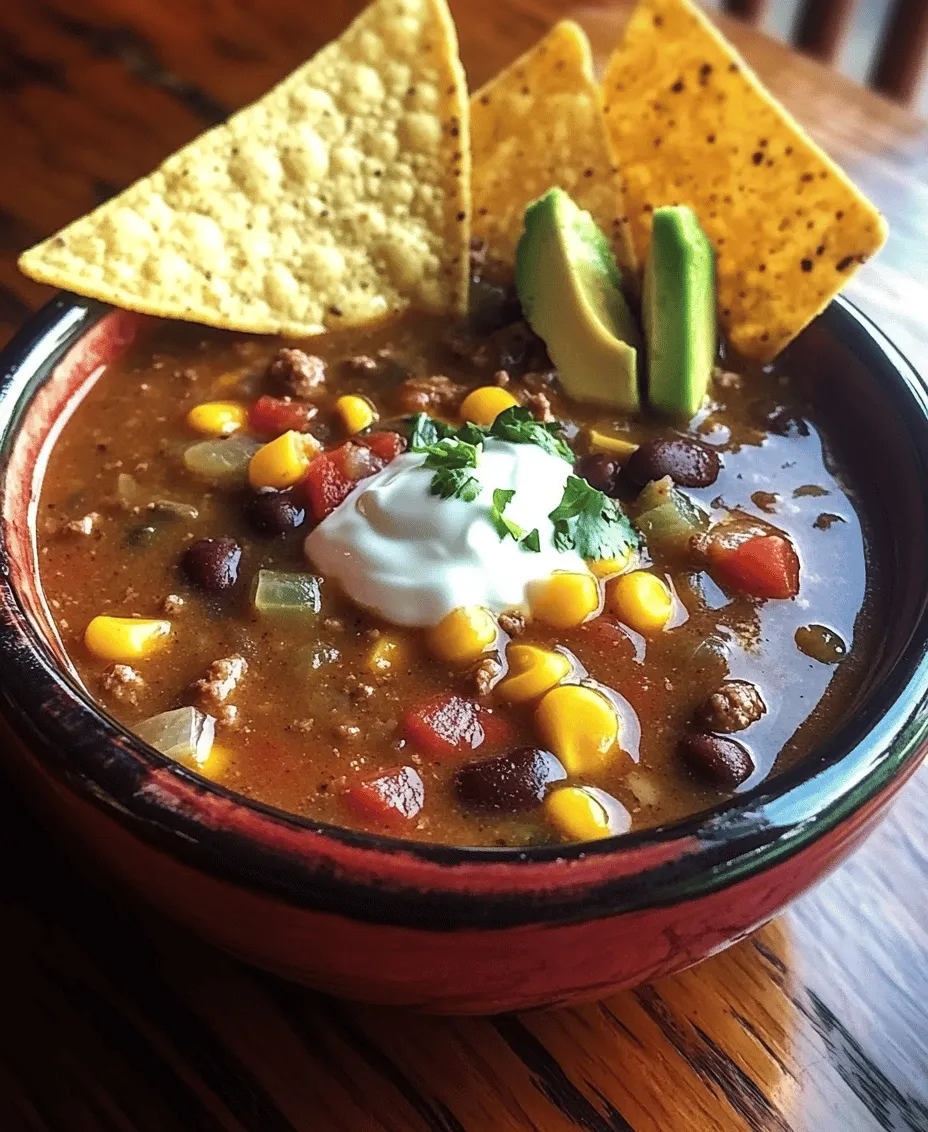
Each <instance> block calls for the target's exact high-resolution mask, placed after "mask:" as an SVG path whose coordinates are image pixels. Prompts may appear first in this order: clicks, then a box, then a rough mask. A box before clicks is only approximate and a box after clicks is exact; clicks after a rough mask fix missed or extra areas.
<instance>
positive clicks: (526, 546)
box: [519, 527, 541, 554]
mask: <svg viewBox="0 0 928 1132" xmlns="http://www.w3.org/2000/svg"><path fill="white" fill-rule="evenodd" d="M519 546H521V547H522V549H523V550H531V551H533V552H534V553H535V554H541V535H539V533H538V528H537V527H533V528H532V530H530V531H529V532H528V534H527V535H526V536H525V538H524V539H523V540H522V541H521V542H520V543H519Z"/></svg>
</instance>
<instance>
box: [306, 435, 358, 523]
mask: <svg viewBox="0 0 928 1132" xmlns="http://www.w3.org/2000/svg"><path fill="white" fill-rule="evenodd" d="M354 484H355V481H354V480H353V479H351V478H350V477H349V476H347V475H346V474H345V458H344V452H343V450H342V449H341V448H336V449H335V451H334V452H324V453H323V454H322V455H321V456H317V457H316V459H315V460H313V462H312V463H311V464H310V465H309V471H308V472H307V473H306V494H307V497H308V498H309V504H310V506H311V507H312V511H313V515H314V516H315V517H316V520H317V521H318V520H320V519H324V518H325V517H326V515H328V514H330V513H331V512H332V511H334V510H335V508H336V507H337V506H338V505H339V503H341V502H342V500H344V499H345V498H346V497H347V496H348V495H349V494H350V493H351V489H352V488H353V487H354Z"/></svg>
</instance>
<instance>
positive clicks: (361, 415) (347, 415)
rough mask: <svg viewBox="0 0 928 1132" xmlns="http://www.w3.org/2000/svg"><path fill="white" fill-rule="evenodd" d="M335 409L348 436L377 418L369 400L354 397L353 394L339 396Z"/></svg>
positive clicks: (367, 426) (360, 430)
mask: <svg viewBox="0 0 928 1132" xmlns="http://www.w3.org/2000/svg"><path fill="white" fill-rule="evenodd" d="M335 411H336V413H338V415H339V416H340V417H341V420H342V424H343V425H344V426H345V432H347V433H348V435H349V436H354V435H355V433H357V432H363V430H364V429H366V428H370V426H371V425H372V424H373V423H374V421H375V420H377V413H376V411H375V410H374V406H373V405H372V404H371V403H370V401H368V400H367V398H366V397H355V396H354V395H353V394H346V395H345V396H344V397H339V399H338V400H337V401H336V402H335Z"/></svg>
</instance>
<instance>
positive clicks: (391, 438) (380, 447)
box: [358, 432, 406, 464]
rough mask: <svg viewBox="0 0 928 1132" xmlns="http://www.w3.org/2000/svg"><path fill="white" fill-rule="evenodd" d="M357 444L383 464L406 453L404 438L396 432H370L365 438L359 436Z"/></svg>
mask: <svg viewBox="0 0 928 1132" xmlns="http://www.w3.org/2000/svg"><path fill="white" fill-rule="evenodd" d="M358 443H359V444H363V445H364V446H365V447H366V448H369V449H370V450H371V452H373V453H374V455H375V456H379V457H380V459H381V460H383V461H384V463H385V464H389V463H390V461H391V460H392V459H393V458H394V457H395V456H399V454H400V453H401V452H405V451H406V438H405V436H400V434H399V433H398V432H371V433H369V434H368V435H367V436H359V437H358Z"/></svg>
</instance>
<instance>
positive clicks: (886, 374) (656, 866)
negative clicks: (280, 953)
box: [0, 293, 928, 927]
mask: <svg viewBox="0 0 928 1132" xmlns="http://www.w3.org/2000/svg"><path fill="white" fill-rule="evenodd" d="M113 309H114V308H112V307H110V306H108V305H106V304H103V303H100V302H98V301H96V300H86V299H83V298H80V297H77V296H74V295H70V294H67V293H60V294H59V295H57V296H56V297H55V298H53V299H52V300H51V301H50V302H49V303H48V304H47V305H46V306H45V307H44V308H42V309H41V310H40V311H39V312H37V313H36V314H35V315H33V316H32V318H31V319H29V321H28V322H27V323H26V324H25V325H24V326H23V327H22V329H21V330H20V331H19V332H18V333H17V334H16V336H15V337H14V338H13V340H12V341H11V342H10V343H9V345H8V346H7V347H6V348H5V349H4V350H3V352H2V354H0V469H2V475H3V478H2V481H0V504H3V503H4V502H5V491H6V481H5V474H6V464H7V460H6V457H7V455H8V453H9V450H10V448H11V446H12V444H13V441H14V440H15V437H16V434H17V430H18V426H19V423H20V421H21V419H22V415H23V413H24V411H25V408H26V406H27V405H28V403H29V401H30V400H31V398H32V396H33V395H34V394H35V392H36V390H37V389H38V388H39V387H41V385H42V384H43V383H44V381H45V380H46V379H47V377H48V376H49V375H50V373H51V372H52V370H53V368H54V366H55V364H56V363H57V362H58V361H59V360H60V359H61V358H62V357H63V356H64V355H65V354H66V353H67V352H68V351H69V350H70V349H71V348H72V347H73V346H74V345H75V344H76V343H77V341H78V340H79V339H80V338H81V337H82V336H83V335H84V334H85V333H87V331H89V330H90V329H91V328H92V327H93V326H95V325H96V324H97V323H98V322H99V321H100V320H101V319H102V318H103V317H104V316H105V315H106V314H108V313H110V312H112V311H113ZM820 321H821V322H822V323H823V325H824V327H825V329H826V330H827V331H829V332H830V333H831V334H833V335H834V336H836V337H838V338H839V339H840V340H841V341H843V342H844V343H845V344H846V345H847V346H848V347H849V348H850V349H851V351H852V352H853V353H854V354H855V355H856V356H857V357H859V358H860V359H861V361H862V363H863V364H864V365H865V366H866V368H867V369H868V370H869V371H870V372H871V373H874V372H875V371H876V372H878V373H880V374H881V375H882V376H883V378H884V379H886V380H884V385H885V387H886V396H887V397H889V398H890V399H892V400H894V401H895V402H896V405H897V409H898V410H899V411H900V414H901V419H902V425H903V427H904V428H905V429H906V431H907V432H908V434H909V438H910V440H911V443H912V449H913V451H912V455H913V459H914V460H915V462H916V465H917V468H918V472H919V482H920V483H921V484H922V489H923V490H922V497H921V501H920V502H921V506H922V508H923V509H924V511H925V514H926V516H928V385H926V383H925V382H924V381H923V379H922V378H921V377H920V376H919V375H918V373H917V372H916V371H915V369H914V367H913V366H912V365H911V363H909V362H908V360H907V359H906V358H905V357H904V356H903V354H902V353H901V352H900V351H899V350H898V349H897V348H896V347H895V346H894V345H893V344H892V343H891V342H890V340H889V339H888V338H887V337H886V335H885V334H883V332H882V331H880V330H879V329H878V328H877V327H876V326H875V325H874V323H873V322H872V321H871V320H870V319H869V318H868V317H867V316H866V315H864V314H863V313H862V312H861V311H859V310H858V309H857V308H856V307H854V306H853V305H852V304H851V303H850V302H848V301H847V300H846V299H844V298H838V299H836V300H834V301H833V302H832V303H831V304H830V306H829V307H828V308H827V309H826V311H825V312H824V314H823V315H822V316H820ZM5 522H6V520H5V518H4V526H3V529H0V614H3V613H6V616H5V617H2V616H0V714H2V715H3V717H4V719H5V721H6V722H7V723H8V724H9V725H10V726H12V728H13V730H14V732H15V733H17V734H18V735H19V736H20V737H21V738H25V740H26V742H27V743H28V745H29V750H30V752H31V753H32V754H34V755H35V754H38V755H39V757H40V761H41V762H42V763H44V764H45V766H46V767H47V768H48V767H51V768H52V769H53V770H54V772H55V773H56V774H57V775H58V776H59V777H61V776H63V775H66V776H67V780H68V787H69V788H70V789H72V790H76V791H77V792H78V793H80V794H81V795H83V796H84V797H85V798H86V799H88V800H90V801H91V802H93V803H94V804H96V805H102V806H104V807H106V808H107V809H109V810H110V812H111V813H112V814H114V816H116V817H117V818H118V819H119V820H121V821H122V822H123V823H125V824H129V825H130V826H133V827H134V828H135V829H136V831H137V832H139V833H140V834H141V835H143V836H144V837H146V838H147V839H148V840H150V841H155V842H159V843H161V844H162V845H163V846H164V847H165V848H167V849H169V850H170V851H171V852H173V853H174V854H175V855H176V856H179V857H181V858H182V859H183V860H185V861H186V862H187V863H188V864H193V865H194V866H195V867H197V868H200V869H205V870H207V871H209V872H211V873H213V874H214V875H218V876H220V877H222V878H224V879H226V880H233V881H235V882H237V883H241V884H245V885H247V886H248V887H251V888H257V889H259V890H261V891H271V892H273V893H275V894H276V895H278V896H279V897H282V898H284V899H286V900H287V901H289V902H291V903H297V904H300V905H306V906H310V907H316V908H321V909H325V910H329V911H332V910H339V911H343V912H346V913H348V914H349V915H353V916H355V917H359V918H362V919H365V920H374V921H377V922H389V923H399V924H405V925H410V924H413V925H422V926H429V927H435V909H436V906H440V907H441V911H442V917H443V919H442V926H446V927H452V926H454V927H458V926H476V925H480V926H483V927H488V926H512V925H514V924H519V923H528V922H533V921H537V920H544V921H547V922H550V921H565V920H570V919H576V918H582V919H593V918H598V917H600V916H605V915H612V914H615V913H617V912H620V911H632V910H638V909H642V908H645V907H653V906H667V905H669V904H674V903H677V902H679V901H682V900H693V899H697V898H699V897H700V896H702V895H706V894H708V893H709V892H712V891H716V890H718V889H720V888H724V887H727V886H729V885H731V884H734V883H736V882H737V881H739V880H742V879H745V878H747V877H749V876H752V875H754V874H756V873H758V872H761V871H764V870H765V869H768V868H770V867H771V866H772V865H774V864H777V863H779V862H781V861H783V860H785V859H787V858H789V857H791V856H793V855H794V854H795V853H798V852H799V851H800V850H801V849H803V848H804V847H805V846H806V845H808V844H809V843H810V842H811V841H813V840H816V839H818V838H819V837H821V836H823V835H824V834H825V833H827V832H829V831H830V830H832V829H834V828H835V827H836V826H837V825H839V824H840V823H841V822H843V821H844V820H845V819H847V818H848V817H850V815H851V814H853V813H854V812H855V811H856V810H858V809H860V808H861V807H862V806H864V805H865V804H866V803H867V802H868V801H870V800H871V799H873V798H875V797H876V796H877V795H878V794H880V793H881V792H882V791H883V790H884V789H885V788H886V787H887V786H888V785H889V783H890V782H891V781H892V780H893V779H894V778H895V777H896V776H897V775H898V774H900V772H901V771H903V770H904V769H906V770H912V769H914V767H915V765H916V764H917V762H918V761H919V758H920V756H921V754H922V753H923V752H924V749H925V745H926V742H928V598H925V599H923V600H922V602H921V605H920V607H919V609H918V612H917V615H916V616H915V618H914V623H913V626H912V629H911V633H910V636H909V638H908V640H907V642H906V644H905V646H904V647H903V648H902V649H901V650H900V652H899V655H898V656H897V657H896V659H895V661H894V662H893V664H892V665H891V667H890V668H889V670H888V671H887V672H886V673H885V675H884V676H883V678H882V679H881V680H880V682H879V684H878V685H876V686H874V687H873V688H871V689H869V690H868V691H867V692H866V694H865V698H864V702H863V704H862V705H861V707H860V708H859V709H858V710H857V711H855V712H854V714H853V715H852V716H851V718H849V719H848V720H846V721H845V722H844V723H843V724H842V726H841V727H840V728H838V730H837V731H836V732H834V733H833V734H832V735H831V736H829V738H828V739H826V740H825V741H824V742H823V743H822V744H820V745H819V746H818V747H817V748H816V750H815V752H814V754H813V755H811V756H808V757H806V758H805V759H803V760H801V761H800V762H798V763H797V764H796V765H795V766H793V767H790V768H787V769H786V770H784V771H782V772H780V773H779V774H776V775H774V776H773V777H772V778H768V779H765V780H764V781H762V782H760V783H759V784H758V785H757V786H755V787H754V788H752V789H751V790H749V791H747V792H745V793H743V794H739V795H736V796H735V797H734V798H732V799H730V800H728V801H725V802H721V803H719V804H718V805H716V806H713V807H712V808H710V809H708V810H703V811H700V812H699V813H698V814H695V815H692V816H691V817H688V818H686V819H683V820H681V821H678V822H674V823H670V824H666V825H662V826H658V827H655V828H651V829H648V830H643V831H640V832H637V833H632V834H625V835H621V836H618V837H611V838H605V839H603V840H601V841H597V842H589V843H582V844H576V845H565V846H545V847H531V848H522V849H517V848H502V847H493V846H488V847H474V846H449V845H440V844H432V843H427V842H415V841H410V840H404V839H401V838H396V837H389V836H385V835H380V834H370V833H364V832H360V831H355V830H351V829H347V828H345V827H340V826H335V825H330V824H327V823H324V822H319V821H315V820H313V819H310V818H305V817H301V816H299V815H295V814H291V813H288V812H286V811H284V810H280V809H277V808H276V807H273V806H269V805H267V804H265V803H261V802H257V801H254V800H252V799H248V798H245V797H243V796H242V795H239V794H236V793H235V792H234V791H232V790H230V789H228V788H226V787H223V786H221V785H219V784H217V783H213V782H210V781H208V780H206V779H203V778H200V776H198V775H196V774H195V773H193V772H191V771H189V770H187V769H186V768H185V767H182V766H180V765H178V764H176V763H174V762H172V761H171V760H169V759H167V758H166V757H165V756H163V755H161V754H159V753H158V752H156V751H154V750H153V749H152V748H150V747H148V746H147V745H146V744H144V743H142V742H141V741H140V740H138V739H136V738H135V737H134V736H133V735H132V734H131V733H130V732H129V731H128V730H127V729H126V728H125V727H123V726H122V725H120V724H119V723H117V722H116V721H115V720H113V719H112V718H111V717H110V716H108V715H107V713H106V712H105V711H104V710H103V709H102V708H101V707H100V706H99V705H97V704H96V703H95V702H94V701H93V700H92V698H91V697H90V696H89V694H88V693H87V692H86V690H84V689H83V688H82V687H81V686H80V685H79V683H78V682H77V681H76V680H75V679H74V678H73V677H72V676H71V675H70V674H68V673H67V672H66V671H65V670H64V669H63V668H61V667H60V666H59V665H58V663H57V661H56V660H55V659H54V658H53V657H52V655H51V653H50V651H49V649H48V646H47V644H46V643H45V641H44V638H43V636H42V634H41V633H40V631H39V629H38V628H37V627H36V626H35V625H34V624H33V623H32V621H31V619H30V617H29V615H28V614H27V613H26V611H25V608H24V607H23V605H22V603H21V602H20V599H19V596H18V594H17V593H16V591H15V588H14V586H13V583H12V580H11V572H10V568H9V561H8V547H7V536H6V529H5ZM24 646H25V647H24ZM49 697H52V698H56V699H59V700H60V699H61V698H62V697H63V698H64V700H65V701H66V703H67V706H68V709H69V712H47V711H43V705H46V704H47V702H48V700H49ZM75 712H76V718H77V720H78V722H79V725H80V726H79V727H78V728H77V729H75V728H74V727H73V719H72V720H71V723H72V726H70V727H69V726H68V725H67V723H66V722H62V721H63V720H64V718H65V716H66V715H68V714H69V713H70V714H71V715H72V716H73V715H74V713H75ZM72 755H73V756H75V757H79V762H78V764H77V765H76V764H74V763H71V762H68V763H67V765H66V762H65V760H66V759H69V758H70V756H72ZM62 756H64V757H62ZM152 786H154V787H155V788H153V789H152V788H150V787H152ZM185 803H186V805H185ZM191 805H192V807H193V808H192V809H190V808H189V807H190V806H191ZM268 823H270V824H268ZM259 834H260V835H261V836H260V838H259V836H258V835H259ZM436 901H437V902H438V903H437V904H436Z"/></svg>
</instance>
